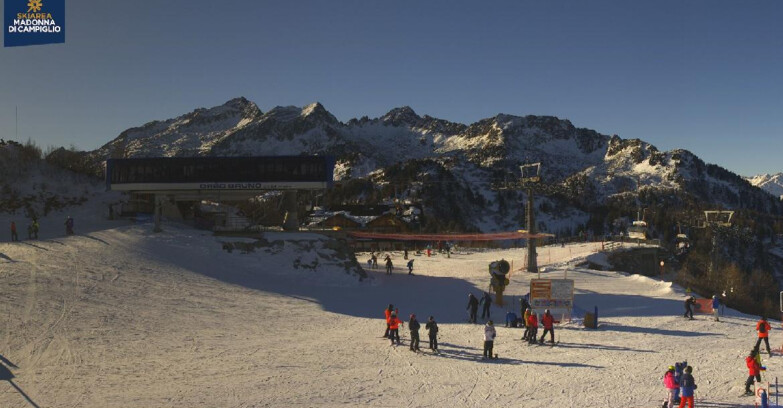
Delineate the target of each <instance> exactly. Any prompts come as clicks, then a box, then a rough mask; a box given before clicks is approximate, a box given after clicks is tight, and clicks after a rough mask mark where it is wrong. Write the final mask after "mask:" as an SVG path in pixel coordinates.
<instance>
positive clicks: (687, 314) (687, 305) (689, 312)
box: [683, 296, 696, 320]
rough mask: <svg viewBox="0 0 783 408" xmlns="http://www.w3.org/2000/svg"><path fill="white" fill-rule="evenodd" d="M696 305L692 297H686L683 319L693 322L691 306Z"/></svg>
mask: <svg viewBox="0 0 783 408" xmlns="http://www.w3.org/2000/svg"><path fill="white" fill-rule="evenodd" d="M695 304H696V299H694V298H693V296H688V297H687V298H685V314H684V315H683V317H687V318H689V319H691V320H693V305H695Z"/></svg>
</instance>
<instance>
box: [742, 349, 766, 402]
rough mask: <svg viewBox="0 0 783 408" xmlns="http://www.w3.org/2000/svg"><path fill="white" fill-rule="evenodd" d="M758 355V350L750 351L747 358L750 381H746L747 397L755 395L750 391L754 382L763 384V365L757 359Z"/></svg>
mask: <svg viewBox="0 0 783 408" xmlns="http://www.w3.org/2000/svg"><path fill="white" fill-rule="evenodd" d="M757 354H758V348H756V349H753V350H751V351H750V354H748V356H747V357H745V365H746V366H747V367H748V379H747V380H745V395H754V394H753V391H751V390H750V386H751V385H753V380H756V381H759V382H761V370H762V367H761V364H760V363H759V361H758V359H757V358H756V357H757Z"/></svg>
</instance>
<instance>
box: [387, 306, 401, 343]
mask: <svg viewBox="0 0 783 408" xmlns="http://www.w3.org/2000/svg"><path fill="white" fill-rule="evenodd" d="M400 326H404V324H403V323H402V320H400V319H398V318H397V312H392V314H391V316H390V317H389V339H390V340H391V345H392V346H393V345H394V342H395V341H396V342H397V345H398V346H399V345H400Z"/></svg>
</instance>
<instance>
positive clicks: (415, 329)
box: [408, 314, 421, 351]
mask: <svg viewBox="0 0 783 408" xmlns="http://www.w3.org/2000/svg"><path fill="white" fill-rule="evenodd" d="M420 327H421V325H420V324H419V321H418V320H416V315H415V314H411V319H410V320H409V321H408V330H410V331H411V351H419V328H420Z"/></svg>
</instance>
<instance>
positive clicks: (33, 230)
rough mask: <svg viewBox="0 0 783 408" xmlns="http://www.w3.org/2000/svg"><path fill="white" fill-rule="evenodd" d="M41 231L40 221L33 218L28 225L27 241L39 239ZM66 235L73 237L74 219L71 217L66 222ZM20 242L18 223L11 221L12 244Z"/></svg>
mask: <svg viewBox="0 0 783 408" xmlns="http://www.w3.org/2000/svg"><path fill="white" fill-rule="evenodd" d="M40 229H41V226H40V224H38V219H37V218H35V217H33V220H32V222H31V223H30V224H28V225H27V239H38V231H39V230H40ZM65 234H66V235H73V218H71V216H70V215H69V216H68V218H67V219H66V220H65ZM17 241H19V233H18V231H17V229H16V222H15V221H11V242H17Z"/></svg>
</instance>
